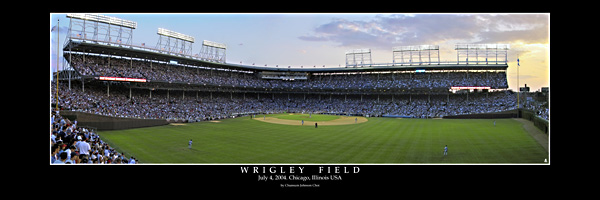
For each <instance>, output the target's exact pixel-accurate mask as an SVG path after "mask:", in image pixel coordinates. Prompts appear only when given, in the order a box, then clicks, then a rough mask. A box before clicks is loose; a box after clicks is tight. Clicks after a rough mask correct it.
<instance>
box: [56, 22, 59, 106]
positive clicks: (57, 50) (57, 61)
mask: <svg viewBox="0 0 600 200" xmlns="http://www.w3.org/2000/svg"><path fill="white" fill-rule="evenodd" d="M56 21H57V23H56V33H57V35H56V110H58V63H59V59H58V58H59V57H58V56H59V54H60V53H59V49H60V19H57V20H56Z"/></svg>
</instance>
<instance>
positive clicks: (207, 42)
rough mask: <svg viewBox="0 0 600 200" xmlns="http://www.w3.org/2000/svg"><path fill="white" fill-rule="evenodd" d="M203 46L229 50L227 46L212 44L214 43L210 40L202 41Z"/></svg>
mask: <svg viewBox="0 0 600 200" xmlns="http://www.w3.org/2000/svg"><path fill="white" fill-rule="evenodd" d="M202 45H204V46H210V47H216V48H220V49H227V45H226V44H222V43H217V42H212V41H208V40H204V41H202Z"/></svg>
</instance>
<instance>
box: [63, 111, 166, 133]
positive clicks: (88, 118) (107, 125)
mask: <svg viewBox="0 0 600 200" xmlns="http://www.w3.org/2000/svg"><path fill="white" fill-rule="evenodd" d="M60 115H62V116H63V117H66V118H68V119H70V120H77V125H79V126H82V127H94V128H96V129H98V130H120V129H130V128H141V127H149V126H159V125H166V124H169V122H167V120H164V119H137V118H123V117H110V116H104V115H96V114H91V113H84V112H78V111H68V110H61V111H60Z"/></svg>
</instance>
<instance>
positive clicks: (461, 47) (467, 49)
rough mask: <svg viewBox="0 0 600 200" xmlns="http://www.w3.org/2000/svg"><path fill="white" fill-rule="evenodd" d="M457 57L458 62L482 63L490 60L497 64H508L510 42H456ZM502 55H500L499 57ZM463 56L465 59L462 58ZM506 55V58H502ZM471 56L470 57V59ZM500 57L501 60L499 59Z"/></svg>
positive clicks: (487, 62)
mask: <svg viewBox="0 0 600 200" xmlns="http://www.w3.org/2000/svg"><path fill="white" fill-rule="evenodd" d="M454 49H455V50H456V59H457V63H458V64H461V63H465V64H469V63H475V64H480V63H482V62H485V64H489V63H490V62H492V63H496V64H499V62H500V64H502V63H503V64H506V63H507V62H508V53H507V51H508V50H509V49H510V45H509V44H456V46H455V48H454ZM498 56H500V57H498ZM461 57H462V58H463V60H461ZM502 57H504V60H502ZM469 58H470V59H469ZM499 58H500V60H499ZM484 59H485V61H484Z"/></svg>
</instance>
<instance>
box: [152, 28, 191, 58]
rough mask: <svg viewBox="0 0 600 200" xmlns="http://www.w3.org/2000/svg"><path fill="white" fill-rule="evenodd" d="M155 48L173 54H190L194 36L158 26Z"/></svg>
mask: <svg viewBox="0 0 600 200" xmlns="http://www.w3.org/2000/svg"><path fill="white" fill-rule="evenodd" d="M157 34H158V36H159V38H158V43H157V44H156V49H158V50H159V51H161V52H168V53H170V54H174V55H188V56H189V55H191V54H192V43H194V37H192V36H189V35H186V34H182V33H178V32H175V31H171V30H167V29H164V28H158V32H157Z"/></svg>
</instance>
